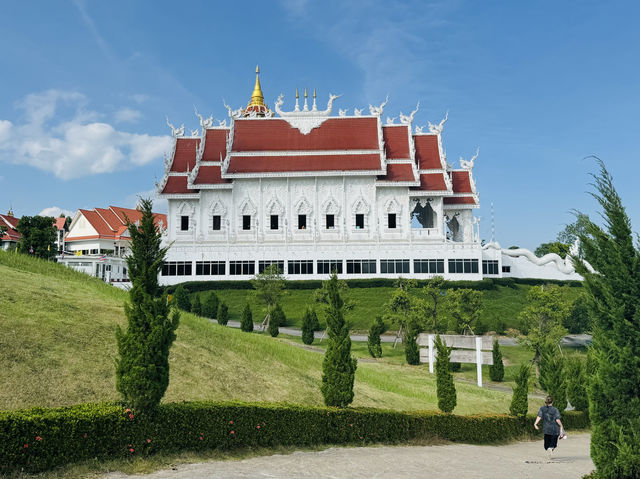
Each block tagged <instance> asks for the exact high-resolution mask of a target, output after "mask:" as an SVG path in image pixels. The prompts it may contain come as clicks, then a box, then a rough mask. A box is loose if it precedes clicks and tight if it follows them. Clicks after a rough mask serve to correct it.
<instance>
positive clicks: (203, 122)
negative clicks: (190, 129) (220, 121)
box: [193, 105, 213, 128]
mask: <svg viewBox="0 0 640 479" xmlns="http://www.w3.org/2000/svg"><path fill="white" fill-rule="evenodd" d="M193 109H194V111H195V113H196V116H197V117H198V119H199V120H200V126H201V127H202V128H211V127H213V115H210V116H209V118H207V119H204V118H202V115H201V114H200V113H198V109H197V108H196V106H195V105H193Z"/></svg>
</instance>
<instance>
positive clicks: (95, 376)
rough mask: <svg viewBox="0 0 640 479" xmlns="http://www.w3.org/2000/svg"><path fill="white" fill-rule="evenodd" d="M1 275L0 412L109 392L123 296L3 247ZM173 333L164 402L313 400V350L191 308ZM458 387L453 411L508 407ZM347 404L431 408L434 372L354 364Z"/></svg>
mask: <svg viewBox="0 0 640 479" xmlns="http://www.w3.org/2000/svg"><path fill="white" fill-rule="evenodd" d="M0 278H2V282H1V286H0V328H1V329H0V330H1V331H2V334H0V384H2V388H0V409H17V408H25V407H31V406H59V405H70V404H75V403H80V402H91V401H102V400H111V399H118V394H117V393H116V391H115V379H114V359H115V356H116V341H115V334H114V331H115V326H116V325H117V324H120V325H125V322H126V321H125V318H124V314H123V307H122V305H123V302H124V301H125V300H126V298H127V294H126V293H124V292H122V291H119V290H117V289H115V288H112V287H111V286H108V285H106V284H104V283H102V282H101V281H99V280H97V279H95V278H91V277H88V276H85V275H83V274H80V273H76V272H74V271H72V270H69V269H66V268H64V267H63V266H60V265H57V264H54V263H47V262H43V261H40V260H36V259H33V258H29V257H25V256H22V255H15V254H11V253H4V252H0ZM371 294H372V297H373V296H375V293H371ZM368 307H370V311H375V306H370V305H369V306H368ZM177 336H178V337H177V340H176V342H175V344H174V346H173V348H172V350H171V356H170V362H171V380H170V385H169V389H168V391H167V394H166V396H165V399H164V400H165V401H180V400H196V399H210V400H222V399H225V400H226V399H235V400H244V401H286V402H292V403H302V404H315V405H320V404H322V396H321V393H320V390H319V382H320V378H321V374H322V373H321V369H322V368H321V364H322V357H323V356H322V354H320V353H318V352H314V351H308V350H305V349H302V348H300V347H297V346H295V345H292V344H291V341H290V340H289V339H287V338H278V339H273V338H271V337H268V336H264V335H261V334H256V333H253V334H247V333H243V332H241V331H239V330H235V329H231V328H227V327H222V326H219V325H217V324H213V323H211V322H210V321H208V320H206V319H204V318H199V317H196V316H193V315H191V314H183V315H182V318H181V324H180V327H179V328H178V331H177ZM457 389H458V407H457V408H456V410H455V412H456V413H459V414H468V413H481V412H506V411H507V410H508V406H509V402H510V399H511V397H510V394H505V393H502V392H499V391H492V390H488V389H478V388H476V387H475V386H473V385H467V384H457ZM353 405H354V406H371V407H383V408H391V409H402V410H410V409H436V396H435V378H434V376H433V375H430V374H429V373H428V369H427V367H426V366H419V367H412V366H407V365H404V364H399V361H396V362H395V363H394V362H393V361H390V362H384V361H378V362H375V361H370V362H365V361H361V362H360V364H359V365H358V371H357V375H356V388H355V401H354V404H353ZM531 407H532V410H533V409H535V405H532V406H531Z"/></svg>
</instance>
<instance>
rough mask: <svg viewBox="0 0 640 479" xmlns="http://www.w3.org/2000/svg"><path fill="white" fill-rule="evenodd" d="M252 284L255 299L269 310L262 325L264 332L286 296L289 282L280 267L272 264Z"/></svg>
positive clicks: (256, 276)
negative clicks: (274, 309) (281, 300)
mask: <svg viewBox="0 0 640 479" xmlns="http://www.w3.org/2000/svg"><path fill="white" fill-rule="evenodd" d="M251 284H252V285H253V288H254V289H255V292H254V294H255V297H256V298H257V299H258V301H261V302H262V303H263V304H264V305H265V306H266V308H267V315H266V316H265V318H264V321H263V323H262V329H263V330H264V329H266V328H268V327H269V321H270V319H271V311H272V310H273V307H274V306H275V305H276V303H278V301H280V298H281V297H282V295H283V294H284V290H285V288H286V285H287V282H286V280H285V279H284V276H283V275H282V271H280V269H279V268H278V266H276V265H275V264H272V265H269V266H267V267H266V268H265V269H264V271H263V272H262V273H258V274H257V275H255V277H254V278H253V279H252V280H251Z"/></svg>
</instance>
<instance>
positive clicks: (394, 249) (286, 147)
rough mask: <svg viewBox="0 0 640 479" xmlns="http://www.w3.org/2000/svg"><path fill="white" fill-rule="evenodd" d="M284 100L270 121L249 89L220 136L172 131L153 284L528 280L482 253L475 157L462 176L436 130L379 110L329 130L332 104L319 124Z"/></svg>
mask: <svg viewBox="0 0 640 479" xmlns="http://www.w3.org/2000/svg"><path fill="white" fill-rule="evenodd" d="M256 73H257V72H256ZM282 98H283V97H282V95H281V96H280V98H279V99H278V101H277V103H276V105H275V113H277V116H276V115H275V114H274V112H272V111H271V110H269V108H268V107H267V105H266V104H265V103H264V98H263V95H262V91H261V87H260V81H259V78H258V75H256V84H255V89H254V92H253V95H252V96H251V100H250V102H249V104H248V106H247V107H246V108H244V109H242V108H241V109H238V110H232V109H231V108H229V107H227V108H228V110H229V120H228V122H229V124H227V120H225V121H223V122H219V125H217V126H214V125H213V118H211V117H210V118H209V119H203V118H202V117H200V123H201V126H202V130H201V131H196V132H193V134H192V136H191V137H185V136H184V127H181V128H180V129H175V128H173V127H172V131H173V136H174V137H175V142H174V147H173V151H172V152H171V155H170V156H169V158H168V159H167V161H166V163H165V175H164V177H163V179H162V181H161V183H160V184H159V185H157V187H158V193H159V195H160V196H161V197H164V198H166V199H167V200H168V216H167V221H168V222H167V226H168V232H167V240H168V241H169V242H170V243H171V244H172V246H171V248H170V250H169V252H168V255H167V262H166V264H165V266H164V269H163V272H162V275H161V282H162V283H163V284H175V283H179V282H183V281H188V280H211V279H249V278H251V277H252V276H253V275H254V274H256V273H258V272H260V271H262V270H263V269H264V268H265V267H266V266H267V265H269V264H274V263H275V264H277V265H278V266H279V267H280V268H281V269H282V271H283V272H284V273H285V275H286V276H287V277H288V278H289V279H317V278H326V277H327V275H328V274H329V273H330V272H331V271H332V270H333V269H336V270H337V271H338V273H339V276H340V277H343V278H372V277H388V278H394V277H398V276H400V275H402V276H404V277H414V278H430V277H432V276H434V275H441V276H444V277H445V278H447V279H451V280H463V279H464V280H479V279H482V278H483V277H502V276H518V275H519V272H521V271H525V270H526V268H524V267H521V266H518V267H516V264H517V265H519V264H520V263H519V262H518V261H519V259H518V258H520V257H518V256H516V257H515V258H512V257H511V256H509V257H505V256H504V255H503V253H502V250H501V249H500V248H499V246H498V247H495V246H496V245H495V244H494V245H493V247H486V248H484V249H483V247H482V246H481V244H480V239H479V231H478V230H479V225H478V221H477V220H476V219H475V218H474V216H473V209H475V208H478V205H479V198H478V192H477V189H476V184H475V181H474V178H473V167H474V162H475V159H476V157H477V154H476V156H474V157H473V158H471V160H470V161H464V160H462V159H461V166H460V168H453V167H452V166H451V165H450V164H449V163H447V159H446V156H445V154H444V149H443V145H442V131H443V127H444V124H445V121H446V117H445V119H443V120H442V121H441V122H440V123H439V124H436V125H433V124H431V123H429V127H428V131H427V132H423V131H422V129H421V128H419V127H416V128H415V129H413V127H412V123H413V117H414V115H415V113H416V111H417V109H416V111H413V112H412V113H411V114H410V115H403V114H402V113H400V123H399V124H396V123H394V120H393V119H389V118H388V117H387V120H386V122H384V121H383V110H384V107H385V105H386V101H385V102H384V103H383V104H381V105H380V106H377V107H374V106H371V105H370V106H369V111H368V114H363V113H362V111H361V110H357V109H356V110H355V111H354V112H353V114H348V113H347V112H346V111H345V110H339V114H338V115H337V116H335V115H332V111H333V102H334V100H335V99H336V98H337V97H335V96H331V97H330V99H329V102H328V105H327V107H326V109H324V110H319V109H318V108H317V105H316V98H315V92H314V94H313V99H312V101H313V103H312V105H311V106H309V102H310V100H308V98H307V94H306V91H305V95H304V104H303V105H302V107H301V106H300V104H299V99H298V95H297V93H296V103H295V107H294V109H293V110H292V111H283V110H282V109H281V107H282V105H283V100H282ZM505 258H506V259H505ZM525 261H528V260H526V259H525ZM533 266H534V269H535V268H537V266H536V265H533ZM541 271H542V270H541ZM527 274H529V271H527ZM553 274H555V271H554V272H553ZM561 276H563V278H562V279H576V278H579V276H577V275H575V273H570V274H565V273H562V274H561Z"/></svg>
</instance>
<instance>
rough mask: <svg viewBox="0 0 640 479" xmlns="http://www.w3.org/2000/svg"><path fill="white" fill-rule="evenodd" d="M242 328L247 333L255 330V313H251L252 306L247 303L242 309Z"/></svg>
mask: <svg viewBox="0 0 640 479" xmlns="http://www.w3.org/2000/svg"><path fill="white" fill-rule="evenodd" d="M240 329H241V330H242V331H244V332H245V333H250V332H251V331H253V315H252V314H251V306H249V303H247V304H246V305H245V307H244V310H243V311H242V320H241V321H240Z"/></svg>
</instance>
